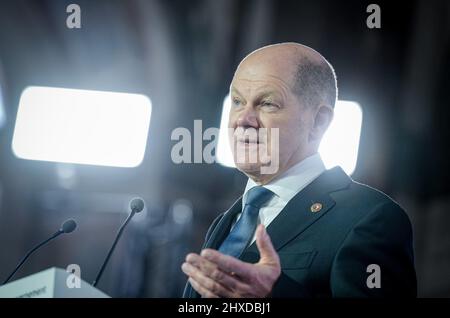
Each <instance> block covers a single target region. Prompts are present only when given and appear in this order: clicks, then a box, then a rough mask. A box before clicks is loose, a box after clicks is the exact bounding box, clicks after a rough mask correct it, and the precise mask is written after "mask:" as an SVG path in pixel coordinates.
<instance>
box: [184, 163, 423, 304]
mask: <svg viewBox="0 0 450 318" xmlns="http://www.w3.org/2000/svg"><path fill="white" fill-rule="evenodd" d="M314 203H320V204H322V208H321V209H320V211H318V212H311V206H312V205H313V204H314ZM241 207H242V203H241V198H240V199H238V200H237V201H236V202H235V203H234V204H233V206H232V207H231V208H230V209H229V210H228V211H226V212H224V213H222V214H221V215H219V217H217V218H216V219H215V220H214V222H213V224H212V225H211V227H210V228H209V230H208V233H207V235H206V241H205V243H204V245H203V248H213V249H217V248H218V247H219V246H220V244H221V242H222V241H223V240H224V239H225V237H226V236H227V235H228V233H229V231H230V226H231V224H232V222H233V220H234V219H235V217H236V215H237V214H238V213H240V211H241ZM267 232H268V233H269V235H270V237H271V239H272V243H273V245H274V247H275V249H276V250H277V252H278V254H279V256H280V260H281V270H282V273H281V276H280V278H279V279H278V281H277V282H276V283H275V286H274V288H273V291H272V296H273V297H416V293H417V284H416V274H415V269H414V254H413V237H412V229H411V223H410V221H409V218H408V216H407V215H406V213H405V212H404V211H403V209H402V208H401V207H400V206H399V205H398V204H397V203H395V202H394V201H393V200H392V199H390V198H389V197H388V196H387V195H385V194H383V193H382V192H379V191H377V190H375V189H373V188H370V187H368V186H366V185H363V184H360V183H357V182H355V181H353V180H352V179H351V178H350V177H349V176H348V175H347V174H345V172H344V171H343V170H342V169H341V168H340V167H336V168H333V169H331V170H327V171H325V172H324V173H322V174H321V175H320V176H319V177H318V178H317V179H315V180H314V181H313V182H312V183H311V184H309V185H308V186H307V187H306V188H304V189H303V190H302V191H300V192H299V193H298V194H297V195H296V196H295V197H294V198H292V199H291V200H290V201H289V203H288V204H287V205H286V206H285V208H284V209H283V210H282V211H281V213H280V214H279V215H278V216H277V217H276V218H275V219H274V220H273V221H272V223H270V225H269V226H268V227H267ZM240 259H241V260H243V261H245V262H251V263H256V262H258V260H259V253H258V249H257V248H256V244H255V243H253V244H252V245H250V246H249V247H248V248H247V249H246V250H245V251H244V253H243V255H242V256H241V257H240ZM370 264H376V265H378V266H379V269H380V274H381V276H380V278H381V280H380V281H381V285H380V288H369V287H368V285H367V280H368V278H369V281H372V282H373V276H371V277H369V276H370V275H372V274H373V272H372V271H369V272H368V269H367V268H368V266H369V265H370ZM183 296H184V297H199V295H198V294H197V293H196V292H195V290H194V289H193V288H192V287H191V286H190V284H189V283H188V284H187V285H186V288H185V291H184V294H183Z"/></svg>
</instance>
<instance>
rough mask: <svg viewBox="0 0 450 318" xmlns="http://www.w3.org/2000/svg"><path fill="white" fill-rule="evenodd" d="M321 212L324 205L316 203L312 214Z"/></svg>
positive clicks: (312, 208)
mask: <svg viewBox="0 0 450 318" xmlns="http://www.w3.org/2000/svg"><path fill="white" fill-rule="evenodd" d="M320 210H322V203H319V202H316V203H314V204H313V205H311V212H312V213H316V212H320Z"/></svg>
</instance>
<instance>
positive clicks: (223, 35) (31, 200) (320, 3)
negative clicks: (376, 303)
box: [0, 0, 450, 297]
mask: <svg viewBox="0 0 450 318" xmlns="http://www.w3.org/2000/svg"><path fill="white" fill-rule="evenodd" d="M372 2H374V1H324V0H314V1H312V0H311V1H299V0H293V1H287V0H284V1H279V0H278V1H276V0H245V1H244V0H242V1H238V0H178V1H175V0H148V1H144V0H142V1H139V0H133V1H130V0H128V1H125V0H123V1H119V0H114V1H113V0H110V1H103V0H95V1H93V0H89V1H87V0H83V1H82V0H77V1H64V0H55V1H25V0H15V1H6V0H4V1H0V89H1V94H2V95H3V101H4V113H5V121H4V124H3V126H0V277H1V280H3V279H4V278H5V277H6V276H7V275H8V274H9V272H10V271H11V270H12V269H13V268H14V266H15V265H16V263H17V262H18V261H19V259H20V258H21V257H22V256H23V255H24V253H25V252H26V251H27V250H28V249H29V248H30V247H31V246H32V245H34V244H35V243H37V242H39V241H41V240H43V239H44V238H45V237H47V236H49V235H50V234H51V233H53V232H54V231H55V229H57V228H58V227H59V226H60V224H61V222H62V221H64V220H65V219H67V218H69V217H73V218H75V219H76V220H77V222H78V225H79V227H78V229H77V230H76V232H74V233H73V234H71V235H70V236H69V235H68V236H64V237H61V238H59V239H58V240H56V241H54V242H52V243H51V244H49V245H48V246H46V247H44V248H43V249H42V250H41V251H40V252H39V253H38V254H36V255H34V256H33V257H32V258H31V259H30V260H29V261H28V262H27V263H26V264H25V266H24V267H23V268H22V269H21V270H20V271H19V272H18V273H17V275H16V277H15V278H20V277H24V276H27V275H30V274H32V273H34V272H37V271H40V270H43V269H46V268H48V267H52V266H58V267H61V268H66V267H67V265H69V264H73V263H75V264H79V265H80V266H81V275H82V278H83V279H84V280H86V281H88V282H91V281H92V280H93V279H94V277H95V275H96V273H97V271H98V269H99V267H100V265H101V262H102V261H103V258H104V256H105V254H106V252H107V250H108V248H109V247H110V244H111V243H112V240H113V238H114V235H115V233H116V230H117V228H118V227H119V225H120V224H121V222H122V221H123V220H124V218H125V217H126V207H127V202H128V200H129V199H130V198H132V197H133V196H136V195H138V196H141V197H143V198H144V199H145V201H146V203H147V211H146V214H145V215H139V217H137V218H136V219H135V220H133V221H132V223H131V224H130V226H129V228H127V229H126V231H125V234H124V237H123V238H122V240H121V241H120V242H119V244H118V247H117V250H116V251H115V253H114V254H113V257H112V259H111V262H110V264H109V265H108V267H107V269H106V271H105V275H104V277H103V279H102V281H101V282H100V284H99V286H98V287H99V288H100V289H102V290H103V291H105V292H106V293H107V294H109V295H111V296H113V297H176V296H180V295H181V293H182V289H183V286H184V282H185V277H184V275H183V274H182V272H181V270H180V265H181V263H182V260H183V259H184V256H185V254H186V253H187V252H189V251H198V250H199V248H200V246H201V243H202V240H203V237H204V234H205V232H206V230H207V227H208V225H209V223H210V222H211V221H212V220H213V219H214V218H215V216H216V215H217V214H219V213H220V212H222V211H224V210H226V209H227V207H229V206H230V205H231V204H232V202H233V201H234V200H235V199H236V198H237V197H238V196H239V195H240V194H241V192H242V191H243V189H244V187H245V182H246V178H245V177H244V176H243V175H241V174H240V173H238V172H237V171H235V170H234V169H230V168H225V167H223V166H221V165H219V164H217V163H216V164H181V165H176V164H174V163H172V161H171V157H170V152H171V148H172V146H173V145H174V144H175V142H174V141H172V140H171V139H170V135H171V132H172V130H173V129H174V128H176V127H186V128H188V129H190V130H192V128H193V122H194V120H195V119H202V120H203V127H204V128H205V127H219V124H220V117H221V112H222V102H223V98H224V97H225V95H226V94H227V90H228V86H229V83H230V81H231V78H232V75H233V72H234V70H235V68H236V66H237V64H238V63H239V61H240V60H241V59H242V58H243V57H244V56H245V55H246V54H248V53H249V52H251V51H252V50H254V49H256V48H258V47H261V46H263V45H266V44H270V43H276V42H285V41H295V42H300V43H303V44H305V45H308V46H311V47H313V48H315V49H316V50H318V51H319V52H321V53H322V54H323V55H324V56H325V57H326V58H327V59H328V60H329V61H330V62H331V63H332V64H333V66H334V67H335V69H336V72H337V76H338V86H339V92H340V96H339V98H340V99H347V100H355V101H358V102H359V103H360V104H361V107H362V109H363V125H362V132H361V139H360V148H359V156H358V164H357V166H356V170H355V172H354V174H353V178H354V179H355V180H357V181H360V182H363V183H367V184H369V185H371V186H374V187H376V188H379V189H380V190H382V191H384V192H386V193H387V194H389V195H390V196H392V197H393V198H394V199H396V200H397V201H398V202H399V203H400V204H401V205H403V206H404V207H405V209H406V210H407V212H408V214H409V216H410V218H411V220H412V222H413V226H414V231H415V251H416V265H417V275H418V283H419V296H423V297H450V231H449V230H448V228H449V227H450V211H449V208H450V196H449V194H450V182H449V181H448V179H449V176H450V175H449V169H448V164H449V162H450V158H449V157H450V151H449V150H448V142H447V140H448V138H449V133H450V129H449V127H448V124H447V123H448V122H449V119H450V118H449V108H450V94H449V92H450V58H449V57H450V54H449V53H450V41H449V40H450V19H449V17H450V2H449V1H445V0H436V1H425V0H417V1H395V2H394V1H376V2H374V3H377V4H378V5H379V6H380V7H381V29H369V28H368V27H367V26H366V18H367V16H368V15H369V13H366V8H367V6H368V4H370V3H372ZM70 3H77V4H78V5H79V6H80V7H81V22H82V27H81V29H68V28H67V27H66V18H67V16H68V13H66V7H67V6H68V5H69V4H70ZM28 85H39V86H56V87H69V88H82V89H95V90H107V91H119V92H131V93H142V94H146V95H148V96H149V97H150V98H151V99H152V102H153V111H152V118H151V125H150V131H149V137H148V143H147V149H146V154H145V158H144V161H143V163H142V164H141V165H140V166H138V167H137V168H113V167H100V166H87V165H70V164H57V163H51V162H41V161H27V160H23V159H18V158H16V157H15V156H14V154H13V152H12V151H11V139H12V134H13V129H14V123H15V118H16V112H17V107H18V102H19V97H20V94H21V92H22V90H23V89H24V88H25V87H26V86H28Z"/></svg>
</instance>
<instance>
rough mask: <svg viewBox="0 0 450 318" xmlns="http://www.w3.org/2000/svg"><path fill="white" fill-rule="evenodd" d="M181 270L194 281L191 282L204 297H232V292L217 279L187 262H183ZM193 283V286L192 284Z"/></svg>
mask: <svg viewBox="0 0 450 318" xmlns="http://www.w3.org/2000/svg"><path fill="white" fill-rule="evenodd" d="M181 269H182V270H183V272H184V273H185V274H186V275H188V276H189V277H190V278H189V279H190V280H193V281H194V284H191V285H192V287H194V289H195V290H197V292H198V293H199V294H201V295H202V296H205V297H214V296H215V297H218V296H221V297H233V293H232V292H231V291H230V290H228V289H227V288H225V287H224V286H222V285H221V284H220V283H218V282H217V281H214V280H213V279H211V278H210V277H208V276H206V275H205V274H204V273H203V272H202V271H201V270H199V269H198V268H196V267H195V266H193V265H191V264H189V263H183V265H182V266H181ZM194 285H195V286H194Z"/></svg>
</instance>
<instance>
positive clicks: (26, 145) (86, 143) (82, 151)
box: [12, 86, 152, 167]
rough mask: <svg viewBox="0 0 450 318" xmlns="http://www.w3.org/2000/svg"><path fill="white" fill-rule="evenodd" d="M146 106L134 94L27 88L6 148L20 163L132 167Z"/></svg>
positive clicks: (146, 121)
mask: <svg viewBox="0 0 450 318" xmlns="http://www.w3.org/2000/svg"><path fill="white" fill-rule="evenodd" d="M151 106H152V105H151V101H150V99H149V98H148V97H146V96H144V95H139V94H127V93H116V92H104V91H91V90H78V89H67V88H55V87H36V86H32V87H28V88H26V89H25V90H24V91H23V92H22V95H21V97H20V102H19V109H18V113H17V118H16V124H15V128H14V135H13V140H12V149H13V152H14V154H15V155H16V156H17V157H19V158H22V159H29V160H43V161H53V162H65V163H77V164H89V165H100V166H114V167H136V166H138V165H139V164H140V163H141V162H142V160H143V158H144V153H145V147H146V144H147V135H148V129H149V125H150V117H151Z"/></svg>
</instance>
